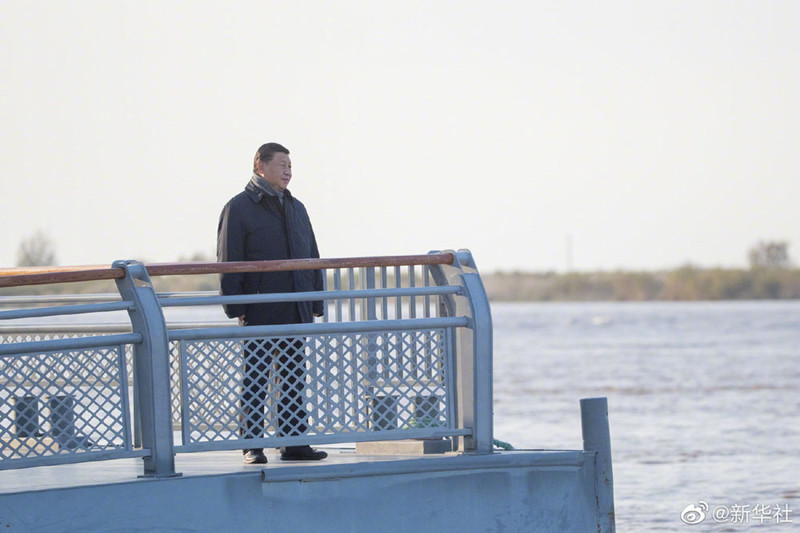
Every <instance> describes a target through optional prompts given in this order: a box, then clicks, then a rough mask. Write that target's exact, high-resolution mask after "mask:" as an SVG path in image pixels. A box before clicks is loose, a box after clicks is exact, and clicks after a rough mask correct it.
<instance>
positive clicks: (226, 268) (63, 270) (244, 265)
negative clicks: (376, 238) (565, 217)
mask: <svg viewBox="0 0 800 533" xmlns="http://www.w3.org/2000/svg"><path fill="white" fill-rule="evenodd" d="M453 261H455V257H454V255H453V254H452V253H450V252H448V253H442V254H421V255H392V256H377V257H346V258H338V259H285V260H276V261H231V262H226V263H210V262H209V263H150V264H145V268H146V269H147V272H148V274H149V275H150V276H184V275H195V274H230V273H237V272H279V271H287V270H321V269H326V268H358V267H394V266H412V265H450V264H453ZM124 277H125V270H124V269H123V268H113V267H104V266H99V265H91V266H74V267H30V268H8V269H0V287H20V286H24V285H48V284H53V283H73V282H79V281H96V280H108V279H122V278H124Z"/></svg>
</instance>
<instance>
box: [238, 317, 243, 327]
mask: <svg viewBox="0 0 800 533" xmlns="http://www.w3.org/2000/svg"><path fill="white" fill-rule="evenodd" d="M239 325H240V326H244V315H242V316H240V317H239Z"/></svg>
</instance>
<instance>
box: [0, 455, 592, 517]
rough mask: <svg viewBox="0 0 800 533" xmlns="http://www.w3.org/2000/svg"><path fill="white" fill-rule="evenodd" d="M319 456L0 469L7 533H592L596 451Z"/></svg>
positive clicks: (0, 504) (195, 458) (214, 457)
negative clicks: (159, 469) (170, 465)
mask: <svg viewBox="0 0 800 533" xmlns="http://www.w3.org/2000/svg"><path fill="white" fill-rule="evenodd" d="M322 449H325V450H326V451H327V452H328V453H329V457H328V458H327V459H326V460H324V461H320V462H283V461H281V460H280V458H279V455H278V452H277V450H266V453H267V456H268V458H269V463H268V464H267V465H245V464H243V463H242V458H241V452H239V451H215V452H202V453H191V454H179V455H178V456H177V458H176V466H177V471H178V472H180V473H181V475H180V476H178V477H173V478H166V479H164V478H161V479H153V478H140V477H138V476H139V474H140V473H141V459H122V460H113V461H102V462H95V463H81V464H72V465H58V466H45V467H36V468H26V469H20V470H7V471H3V472H0V528H2V529H3V530H6V531H31V532H44V531H47V532H51V531H65V532H66V531H143V530H147V531H270V532H272V531H274V532H284V531H287V532H288V531H326V532H336V531H390V532H391V531H448V530H451V531H456V530H462V531H556V530H557V531H594V530H595V528H596V512H597V509H596V502H595V497H594V492H593V491H592V490H589V488H590V487H592V486H593V481H592V480H593V478H594V465H595V455H594V454H592V453H587V452H583V451H542V450H520V451H503V452H498V453H494V454H490V455H464V454H458V453H446V454H430V455H425V456H393V455H363V454H357V453H356V451H355V448H348V447H323V448H322Z"/></svg>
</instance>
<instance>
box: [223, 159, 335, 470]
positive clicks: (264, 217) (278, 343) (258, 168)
mask: <svg viewBox="0 0 800 533" xmlns="http://www.w3.org/2000/svg"><path fill="white" fill-rule="evenodd" d="M291 179H292V162H291V160H290V158H289V150H287V149H286V148H284V147H283V146H281V145H280V144H277V143H267V144H264V145H262V146H261V147H260V148H259V149H258V151H257V152H256V156H255V159H254V161H253V176H252V177H251V179H250V182H249V183H248V184H247V186H246V187H245V189H244V191H243V192H241V193H239V194H238V195H236V196H234V197H233V198H232V199H231V200H230V201H229V202H228V203H227V204H226V205H225V207H224V208H223V209H222V214H221V215H220V219H219V227H218V229H217V260H218V261H264V260H273V259H303V258H310V257H319V251H318V250H317V242H316V239H315V238H314V231H313V229H312V228H311V221H310V220H309V218H308V213H307V212H306V208H305V206H304V205H303V204H302V203H301V202H300V201H299V200H298V199H296V198H294V197H293V196H292V195H291V193H290V192H289V190H288V189H287V188H286V187H287V186H288V185H289V181H290V180H291ZM220 285H221V293H222V294H223V295H226V296H228V295H235V294H264V293H278V292H304V291H321V290H322V272H321V271H319V270H313V271H312V270H298V271H290V272H250V273H243V274H238V273H235V274H222V276H221V283H220ZM223 307H224V309H225V314H227V315H228V317H229V318H239V324H241V325H245V326H248V325H265V324H296V323H301V322H313V320H314V316H322V313H323V306H322V301H315V302H277V303H259V304H233V305H225V306H223ZM304 344H305V343H304V340H303V339H302V338H280V339H259V340H253V341H249V342H247V343H245V346H244V354H243V355H244V380H243V383H242V400H241V402H240V407H241V409H242V413H241V417H240V418H241V419H240V423H241V425H240V428H239V433H240V435H241V436H242V437H245V438H260V437H263V435H264V426H265V423H266V418H267V417H266V414H265V408H266V400H267V387H268V385H269V381H270V378H271V374H272V371H273V370H272V367H273V365H276V366H277V367H278V375H279V376H280V378H279V381H280V389H281V398H280V401H279V403H278V405H277V409H278V434H279V435H282V436H293V435H302V434H304V433H305V432H306V431H307V430H308V427H307V425H306V423H307V418H308V417H307V413H306V412H305V410H304V407H303V404H302V401H303V394H302V391H303V384H304V382H305V348H304ZM243 453H244V462H245V463H247V464H263V463H266V462H267V457H266V455H264V450H263V449H261V448H256V449H247V450H244V451H243ZM327 455H328V454H327V453H325V452H323V451H318V450H314V449H313V448H311V447H310V446H287V447H285V448H281V459H282V460H284V461H302V460H319V459H324V458H325V457H327Z"/></svg>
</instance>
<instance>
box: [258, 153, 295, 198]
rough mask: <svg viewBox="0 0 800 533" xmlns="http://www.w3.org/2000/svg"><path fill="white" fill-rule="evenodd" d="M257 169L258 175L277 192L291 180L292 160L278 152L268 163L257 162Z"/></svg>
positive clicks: (283, 188) (284, 187) (287, 155)
mask: <svg viewBox="0 0 800 533" xmlns="http://www.w3.org/2000/svg"><path fill="white" fill-rule="evenodd" d="M257 168H258V174H259V175H260V176H261V177H262V178H264V179H265V180H267V182H268V183H269V184H270V185H272V186H273V187H275V188H276V189H278V190H279V191H283V190H285V189H286V187H288V186H289V181H290V180H291V179H292V160H291V159H289V154H284V153H281V152H278V153H277V154H275V155H274V156H272V160H271V161H270V162H269V163H264V162H263V161H259V162H258V167H257Z"/></svg>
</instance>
